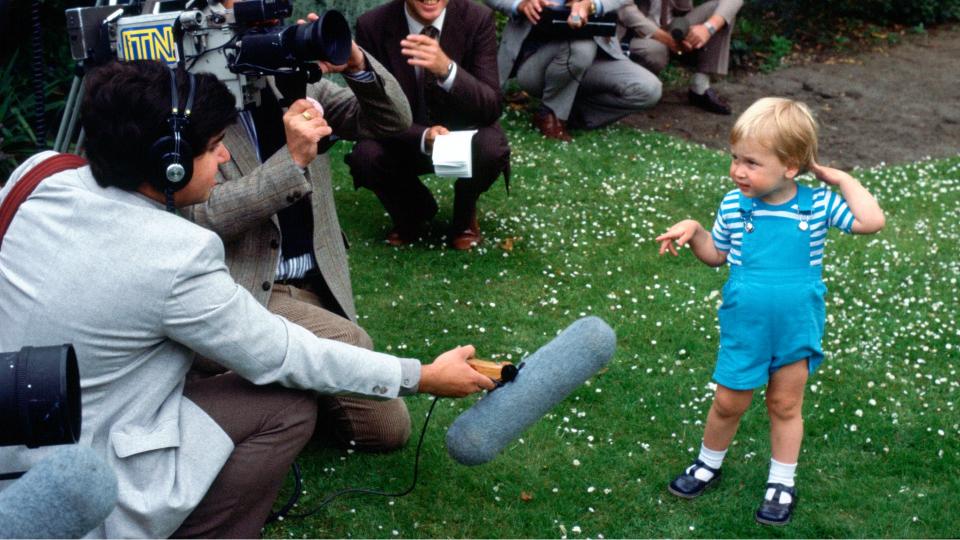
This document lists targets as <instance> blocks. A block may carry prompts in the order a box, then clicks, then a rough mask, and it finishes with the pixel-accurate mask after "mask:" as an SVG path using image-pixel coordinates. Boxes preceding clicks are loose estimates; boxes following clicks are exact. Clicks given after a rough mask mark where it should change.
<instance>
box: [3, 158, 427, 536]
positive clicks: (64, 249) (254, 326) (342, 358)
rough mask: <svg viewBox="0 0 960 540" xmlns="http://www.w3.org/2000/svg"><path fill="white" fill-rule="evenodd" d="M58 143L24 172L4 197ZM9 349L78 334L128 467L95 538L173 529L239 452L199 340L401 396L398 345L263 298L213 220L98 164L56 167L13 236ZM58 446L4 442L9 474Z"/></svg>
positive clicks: (7, 288) (262, 379) (293, 372)
mask: <svg viewBox="0 0 960 540" xmlns="http://www.w3.org/2000/svg"><path fill="white" fill-rule="evenodd" d="M52 154H53V153H52V152H45V153H43V154H39V155H38V156H35V157H34V158H31V159H30V160H28V161H27V162H25V163H24V164H23V165H22V166H21V167H19V168H18V169H17V170H16V171H14V174H13V175H12V176H11V179H10V181H8V182H7V184H6V186H5V187H4V188H3V190H0V199H2V198H4V197H6V196H7V194H8V193H9V192H10V189H11V188H12V187H13V186H14V185H15V184H16V183H17V180H18V179H19V178H20V177H21V176H22V175H23V174H24V172H25V171H26V170H27V169H28V168H29V167H31V166H33V165H34V164H35V163H36V162H38V161H39V158H43V157H45V156H48V155H52ZM0 298H2V299H3V301H2V302H0V320H2V321H3V323H2V324H0V350H2V351H17V350H19V349H20V348H21V347H23V346H26V345H33V346H41V345H57V344H61V343H73V345H74V348H75V349H76V353H77V359H78V362H79V368H80V384H81V389H82V390H81V399H82V432H81V437H80V444H82V445H85V446H89V447H92V448H93V449H94V450H95V451H96V452H97V453H99V454H100V456H101V457H103V458H104V459H105V460H106V461H107V463H108V464H109V465H110V466H111V468H112V469H113V470H114V471H115V472H116V474H117V478H118V487H119V502H118V505H117V507H116V509H115V510H114V511H113V512H112V513H111V514H110V516H109V517H108V518H107V520H106V522H105V523H104V524H103V525H102V526H100V527H98V528H97V529H94V530H93V531H92V532H91V535H92V536H101V537H110V538H119V537H147V538H166V537H167V536H169V535H170V534H171V533H172V532H173V531H174V530H176V529H177V527H178V526H179V525H180V524H181V523H182V522H183V520H184V519H185V518H186V517H187V516H188V515H189V514H190V512H191V511H192V510H193V509H194V507H196V505H197V504H198V503H199V502H200V500H201V498H202V497H203V496H204V494H205V493H206V491H207V489H208V488H209V486H210V485H211V483H212V482H213V480H214V479H215V478H216V476H217V474H218V472H219V471H220V469H221V467H222V466H223V464H224V463H225V462H226V460H227V458H228V457H229V455H230V453H231V452H232V450H233V443H232V442H231V440H230V438H229V437H228V436H227V434H226V433H225V432H224V431H223V430H222V429H221V428H220V427H219V426H218V425H217V424H216V422H214V421H213V419H211V418H210V417H209V416H208V415H207V414H206V413H205V412H204V411H203V410H202V409H200V408H199V407H198V406H197V405H196V404H194V403H193V402H191V401H190V400H189V399H187V398H185V397H183V388H184V376H185V374H186V373H187V371H188V370H189V369H190V365H191V362H192V361H193V352H191V351H196V352H197V353H200V354H203V355H205V356H207V357H209V358H211V359H213V360H215V361H217V362H219V363H221V364H222V365H224V366H226V367H228V368H229V369H232V370H233V371H235V372H237V373H239V374H240V375H241V376H242V377H244V378H246V379H248V380H250V381H253V382H254V383H256V384H269V383H279V384H282V385H284V386H289V387H294V388H305V389H312V390H316V391H318V392H322V393H342V392H347V393H355V394H362V395H367V396H375V397H382V398H389V397H396V396H397V395H398V392H399V390H400V386H401V376H402V375H401V374H402V373H403V370H404V369H405V367H406V366H404V367H402V364H403V363H410V362H416V361H415V360H401V359H398V358H396V357H392V356H389V355H385V354H382V353H376V352H373V351H368V350H365V349H361V348H358V347H352V346H350V345H347V344H344V343H339V342H335V341H331V340H323V339H320V338H317V337H316V336H314V335H313V334H311V333H310V332H309V331H307V330H305V329H304V328H301V327H299V326H297V325H295V324H292V323H290V322H288V321H286V320H285V319H283V318H282V317H279V316H277V315H274V314H272V313H270V312H268V311H267V310H266V308H264V307H263V306H261V305H260V304H258V303H257V301H256V300H254V298H253V297H252V296H251V295H250V293H248V292H247V291H246V290H245V289H244V288H243V287H240V286H239V285H238V284H237V283H236V282H234V280H233V279H231V278H230V275H229V273H228V272H227V267H226V265H225V264H224V262H223V244H222V242H221V241H220V239H219V238H218V237H217V235H215V234H214V233H212V232H211V231H209V230H206V229H203V228H201V227H198V226H197V225H195V224H193V223H191V222H189V221H188V220H186V219H183V218H180V217H178V216H175V215H173V214H170V213H168V212H165V211H164V210H163V207H162V205H160V204H158V203H156V202H154V201H152V200H150V199H147V198H146V197H144V196H142V195H140V194H137V193H133V192H127V191H123V190H120V189H117V188H102V187H100V186H99V185H98V184H97V183H96V181H95V180H94V178H93V176H92V174H91V173H90V168H89V167H83V168H81V169H76V170H71V171H65V172H62V173H58V174H56V175H54V176H51V177H49V178H47V179H46V180H44V181H43V182H42V183H41V184H40V186H39V187H38V188H37V189H36V191H35V192H34V193H33V194H32V195H31V196H30V198H29V199H27V201H26V202H25V203H24V204H23V205H22V206H21V207H20V209H19V211H18V212H17V214H16V216H15V217H14V219H13V222H12V223H11V225H10V228H9V230H8V231H7V235H6V237H5V238H4V241H3V245H2V249H0ZM48 451H49V448H46V449H44V448H41V449H35V450H29V449H27V448H26V447H23V446H19V447H7V448H0V463H2V464H3V470H4V472H6V471H8V470H24V469H25V468H28V467H29V466H30V465H31V464H33V463H35V462H36V461H37V460H38V459H40V458H42V457H43V456H44V455H46V454H47V453H48Z"/></svg>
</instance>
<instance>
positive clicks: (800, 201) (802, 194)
mask: <svg viewBox="0 0 960 540" xmlns="http://www.w3.org/2000/svg"><path fill="white" fill-rule="evenodd" d="M797 209H798V210H799V212H800V213H801V214H810V213H812V212H813V189H812V188H809V187H807V186H804V185H802V184H797Z"/></svg>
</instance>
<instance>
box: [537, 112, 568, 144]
mask: <svg viewBox="0 0 960 540" xmlns="http://www.w3.org/2000/svg"><path fill="white" fill-rule="evenodd" d="M533 125H534V126H536V127H537V129H539V130H540V133H543V136H544V137H546V138H548V139H555V140H558V141H563V142H570V141H572V140H573V137H571V136H570V134H569V133H568V132H567V128H566V126H564V125H563V120H560V119H559V118H557V115H555V114H553V111H538V112H537V113H535V114H534V115H533Z"/></svg>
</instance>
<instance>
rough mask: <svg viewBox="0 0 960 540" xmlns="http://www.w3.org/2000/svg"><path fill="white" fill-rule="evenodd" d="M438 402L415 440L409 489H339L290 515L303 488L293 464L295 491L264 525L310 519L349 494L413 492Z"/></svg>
mask: <svg viewBox="0 0 960 540" xmlns="http://www.w3.org/2000/svg"><path fill="white" fill-rule="evenodd" d="M438 401H440V398H438V397H435V398H433V402H432V403H430V409H429V410H428V411H427V417H426V419H424V421H423V427H422V428H421V429H420V438H419V439H418V440H417V453H416V456H415V457H414V460H413V481H412V482H411V483H410V487H408V488H407V489H405V490H403V491H400V492H396V493H389V492H386V491H380V490H376V489H372V488H346V489H341V490H340V491H335V492H333V493H331V494H330V495H327V496H326V497H325V498H324V499H323V501H321V502H320V504H318V505H317V506H316V507H315V508H313V509H312V510H310V511H308V512H305V513H302V514H290V513H289V512H290V510H292V509H293V507H294V506H295V505H296V504H297V500H298V499H299V498H300V492H301V489H302V486H303V479H302V476H301V474H300V473H301V471H300V466H299V465H298V464H296V463H294V464H293V473H294V484H295V486H294V490H295V491H294V494H293V495H292V496H291V497H290V499H289V500H288V501H287V503H286V504H285V505H284V506H283V508H281V509H280V510H278V511H277V512H275V513H273V514H270V517H268V518H267V521H266V523H265V524H264V525H268V524H270V523H273V522H274V521H280V520H283V519H287V518H305V517H310V516H312V515H314V514H316V513H317V512H319V511H320V510H322V509H323V508H324V507H325V506H327V505H328V504H330V503H331V502H333V501H334V499H337V498H338V497H341V496H343V495H347V494H350V493H363V494H366V495H380V496H381V497H403V496H404V495H407V494H409V493H410V492H411V491H413V488H415V487H417V476H418V475H419V472H420V450H421V449H422V448H423V436H424V435H426V433H427V426H428V425H430V418H431V417H432V416H433V408H434V407H436V405H437V402H438Z"/></svg>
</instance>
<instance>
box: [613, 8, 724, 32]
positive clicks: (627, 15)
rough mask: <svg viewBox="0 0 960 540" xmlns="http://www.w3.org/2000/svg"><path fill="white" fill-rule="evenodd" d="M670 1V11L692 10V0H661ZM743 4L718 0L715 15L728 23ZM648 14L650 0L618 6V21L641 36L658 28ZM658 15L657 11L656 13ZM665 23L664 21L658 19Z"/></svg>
mask: <svg viewBox="0 0 960 540" xmlns="http://www.w3.org/2000/svg"><path fill="white" fill-rule="evenodd" d="M663 1H664V2H670V12H671V13H687V12H689V11H691V10H693V0H663ZM742 6H743V0H719V1H718V4H717V10H716V12H715V14H716V15H719V16H721V17H723V20H724V21H726V22H727V24H730V21H732V20H733V19H734V18H735V17H736V16H737V12H738V11H740V8H741V7H742ZM649 14H650V0H638V1H637V2H628V3H627V4H626V5H624V6H623V7H622V8H620V13H619V15H620V23H621V24H622V25H623V26H625V27H626V28H629V29H631V30H633V31H634V32H636V33H638V34H639V35H641V36H643V37H650V35H651V34H653V33H654V32H656V31H657V29H658V28H659V27H658V26H657V24H656V23H655V22H653V19H650V18H648V15H649ZM656 15H657V16H659V13H658V14H656ZM660 22H661V24H663V25H665V24H666V23H665V22H664V21H660Z"/></svg>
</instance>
